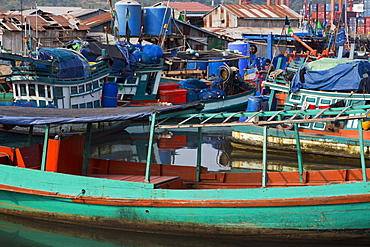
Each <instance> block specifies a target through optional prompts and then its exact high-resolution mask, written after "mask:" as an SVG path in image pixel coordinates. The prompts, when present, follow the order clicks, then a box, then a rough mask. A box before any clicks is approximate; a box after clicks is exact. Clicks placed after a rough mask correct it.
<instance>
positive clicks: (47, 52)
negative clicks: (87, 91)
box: [38, 48, 91, 79]
mask: <svg viewBox="0 0 370 247" xmlns="http://www.w3.org/2000/svg"><path fill="white" fill-rule="evenodd" d="M38 58H39V59H40V60H47V61H53V66H55V67H57V68H58V78H59V79H79V78H87V77H89V76H90V73H91V71H90V65H89V62H88V61H87V60H86V59H85V58H84V57H83V56H81V54H79V53H77V52H74V51H72V50H67V49H58V48H40V50H39V54H38ZM39 67H44V65H39Z"/></svg>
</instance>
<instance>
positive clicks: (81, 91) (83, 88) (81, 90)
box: [78, 84, 85, 93]
mask: <svg viewBox="0 0 370 247" xmlns="http://www.w3.org/2000/svg"><path fill="white" fill-rule="evenodd" d="M84 92H85V85H83V84H82V85H79V86H78V93H84Z"/></svg>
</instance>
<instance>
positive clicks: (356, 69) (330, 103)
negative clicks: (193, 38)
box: [232, 58, 370, 157]
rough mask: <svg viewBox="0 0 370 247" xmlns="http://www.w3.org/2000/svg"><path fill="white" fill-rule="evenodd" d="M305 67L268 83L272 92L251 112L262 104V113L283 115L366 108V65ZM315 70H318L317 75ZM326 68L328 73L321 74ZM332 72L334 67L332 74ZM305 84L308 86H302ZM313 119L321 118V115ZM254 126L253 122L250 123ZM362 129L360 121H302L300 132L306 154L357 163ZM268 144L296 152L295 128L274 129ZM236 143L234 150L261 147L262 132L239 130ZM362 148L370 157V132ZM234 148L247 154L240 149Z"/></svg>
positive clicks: (324, 62)
mask: <svg viewBox="0 0 370 247" xmlns="http://www.w3.org/2000/svg"><path fill="white" fill-rule="evenodd" d="M303 62H304V60H301V61H293V62H292V64H291V66H290V67H288V68H287V69H286V70H285V71H280V72H281V74H280V75H278V76H276V77H274V78H270V79H269V80H267V81H266V83H265V86H266V87H268V88H269V89H270V93H269V95H267V96H256V97H253V98H251V100H252V101H251V102H250V104H249V107H252V106H253V105H254V106H255V108H254V110H257V105H258V104H265V106H266V107H265V108H264V110H271V109H274V108H275V109H277V108H278V109H279V110H283V111H284V110H289V109H297V110H305V109H320V110H321V111H322V112H325V111H326V110H327V109H328V108H330V107H336V106H343V107H351V106H352V105H367V104H368V102H369V99H370V92H367V91H363V90H364V89H366V83H365V81H366V77H365V75H364V74H366V73H367V72H370V67H369V63H368V62H367V61H364V60H362V61H361V60H345V59H331V58H322V59H320V60H317V61H314V62H310V63H306V64H303ZM319 63H320V64H319ZM309 64H312V65H310V66H312V68H313V69H310V67H309ZM315 64H316V65H315ZM328 64H329V65H328ZM331 64H333V65H331ZM334 65H335V66H334ZM313 66H316V68H318V67H319V69H314V68H315V67H313ZM325 66H326V68H327V69H322V68H325ZM328 66H329V67H330V66H334V67H331V68H330V69H329V68H328ZM304 70H306V72H304ZM292 72H293V73H296V74H295V75H294V78H293V80H288V79H287V78H286V76H285V75H286V74H287V73H292ZM302 78H304V79H302ZM301 79H302V80H305V82H304V81H303V82H301ZM252 108H253V107H252ZM259 109H261V108H259ZM257 117H258V116H257ZM314 117H316V118H320V117H322V116H320V114H318V115H317V116H314ZM250 121H254V120H253V119H250ZM358 124H359V122H358V121H357V120H349V121H345V122H341V123H339V122H337V121H333V122H325V123H312V122H305V121H302V122H301V123H299V124H298V127H299V131H300V136H301V144H302V147H303V152H306V153H313V154H323V155H332V156H337V155H338V153H340V154H341V156H343V157H358V155H359V152H360V145H359V142H358V140H357V138H356V137H357V129H358V127H359V126H358ZM362 125H363V127H364V129H365V130H367V129H368V127H367V125H368V122H364V123H362ZM268 138H269V147H270V148H274V149H279V150H288V151H289V150H290V151H295V132H294V130H293V129H292V125H291V124H284V125H279V126H276V127H274V128H272V129H271V130H270V134H269V137H268ZM232 140H233V142H234V143H236V144H246V145H254V146H261V145H262V143H263V128H262V127H261V126H235V127H233V128H232ZM364 143H365V147H366V148H365V149H366V154H368V151H367V150H368V148H369V146H370V132H368V131H364ZM235 146H237V147H238V148H243V146H242V145H235Z"/></svg>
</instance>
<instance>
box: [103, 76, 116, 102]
mask: <svg viewBox="0 0 370 247" xmlns="http://www.w3.org/2000/svg"><path fill="white" fill-rule="evenodd" d="M117 98H118V84H117V83H115V82H104V84H103V93H102V100H101V104H102V106H103V107H117Z"/></svg>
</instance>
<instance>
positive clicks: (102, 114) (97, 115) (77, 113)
mask: <svg viewBox="0 0 370 247" xmlns="http://www.w3.org/2000/svg"><path fill="white" fill-rule="evenodd" d="M197 105H199V103H190V104H185V105H176V106H142V107H115V108H85V109H71V108H67V109H57V108H34V107H18V106H0V124H6V125H24V126H28V125H41V124H67V123H69V124H71V123H97V122H110V121H122V120H129V121H130V120H136V119H141V118H147V117H149V116H151V115H153V114H154V113H158V114H164V113H169V112H171V113H173V114H175V112H179V113H181V111H183V110H186V109H193V108H195V107H196V106H197Z"/></svg>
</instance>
